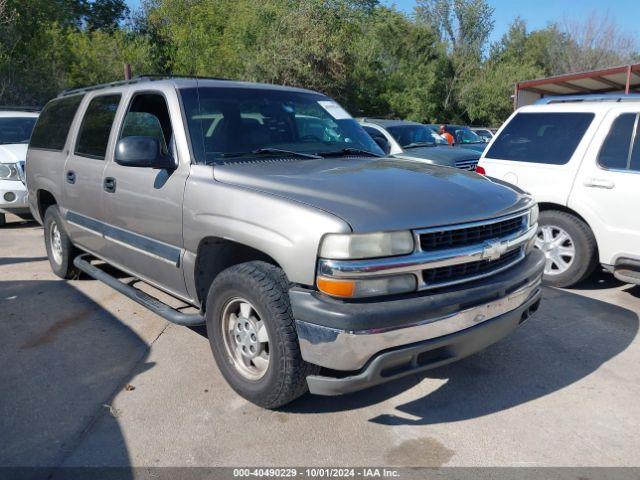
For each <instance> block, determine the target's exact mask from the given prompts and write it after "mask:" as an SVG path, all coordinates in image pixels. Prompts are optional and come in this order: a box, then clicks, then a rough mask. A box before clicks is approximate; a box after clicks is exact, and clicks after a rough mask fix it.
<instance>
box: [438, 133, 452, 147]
mask: <svg viewBox="0 0 640 480" xmlns="http://www.w3.org/2000/svg"><path fill="white" fill-rule="evenodd" d="M440 135H441V136H442V137H444V139H445V140H446V141H447V142H449V145H453V142H454V141H455V140H454V138H453V135H451V134H450V133H449V132H444V133H441V134H440Z"/></svg>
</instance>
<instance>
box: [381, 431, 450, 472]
mask: <svg viewBox="0 0 640 480" xmlns="http://www.w3.org/2000/svg"><path fill="white" fill-rule="evenodd" d="M455 453H456V452H454V451H453V450H451V449H449V448H447V447H445V446H444V445H443V444H442V443H440V442H439V441H438V440H436V439H435V438H431V437H424V438H412V439H410V440H405V441H404V442H402V443H401V444H400V445H398V446H397V447H394V448H392V449H391V450H389V451H388V452H387V454H386V455H385V458H386V460H387V463H388V464H389V465H393V466H396V467H441V466H442V465H444V464H445V463H447V462H448V461H449V460H451V457H453V455H454V454H455Z"/></svg>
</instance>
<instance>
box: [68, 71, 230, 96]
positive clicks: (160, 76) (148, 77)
mask: <svg viewBox="0 0 640 480" xmlns="http://www.w3.org/2000/svg"><path fill="white" fill-rule="evenodd" d="M174 78H175V79H180V78H184V79H194V80H229V79H228V78H219V77H200V76H196V75H171V74H164V73H155V74H144V75H136V76H135V77H133V78H132V79H130V80H120V81H118V82H110V83H101V84H99V85H91V86H88V87H78V88H69V89H67V90H63V91H62V93H60V95H58V96H59V97H66V96H69V95H75V94H77V93H86V92H91V91H93V90H102V89H105V88H112V87H120V86H123V85H132V84H135V83H141V82H153V81H158V80H170V79H174Z"/></svg>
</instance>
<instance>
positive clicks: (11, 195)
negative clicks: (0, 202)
mask: <svg viewBox="0 0 640 480" xmlns="http://www.w3.org/2000/svg"><path fill="white" fill-rule="evenodd" d="M4 200H5V202H15V200H16V194H15V193H13V192H7V193H5V194H4Z"/></svg>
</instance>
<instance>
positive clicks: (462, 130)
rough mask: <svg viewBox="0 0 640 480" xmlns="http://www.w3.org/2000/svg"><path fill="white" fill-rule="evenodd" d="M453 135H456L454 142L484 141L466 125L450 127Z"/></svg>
mask: <svg viewBox="0 0 640 480" xmlns="http://www.w3.org/2000/svg"><path fill="white" fill-rule="evenodd" d="M450 128H451V129H452V130H453V132H454V136H455V137H456V143H484V140H483V139H482V137H480V135H478V134H477V133H476V132H474V131H473V130H469V129H468V128H466V127H450Z"/></svg>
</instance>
